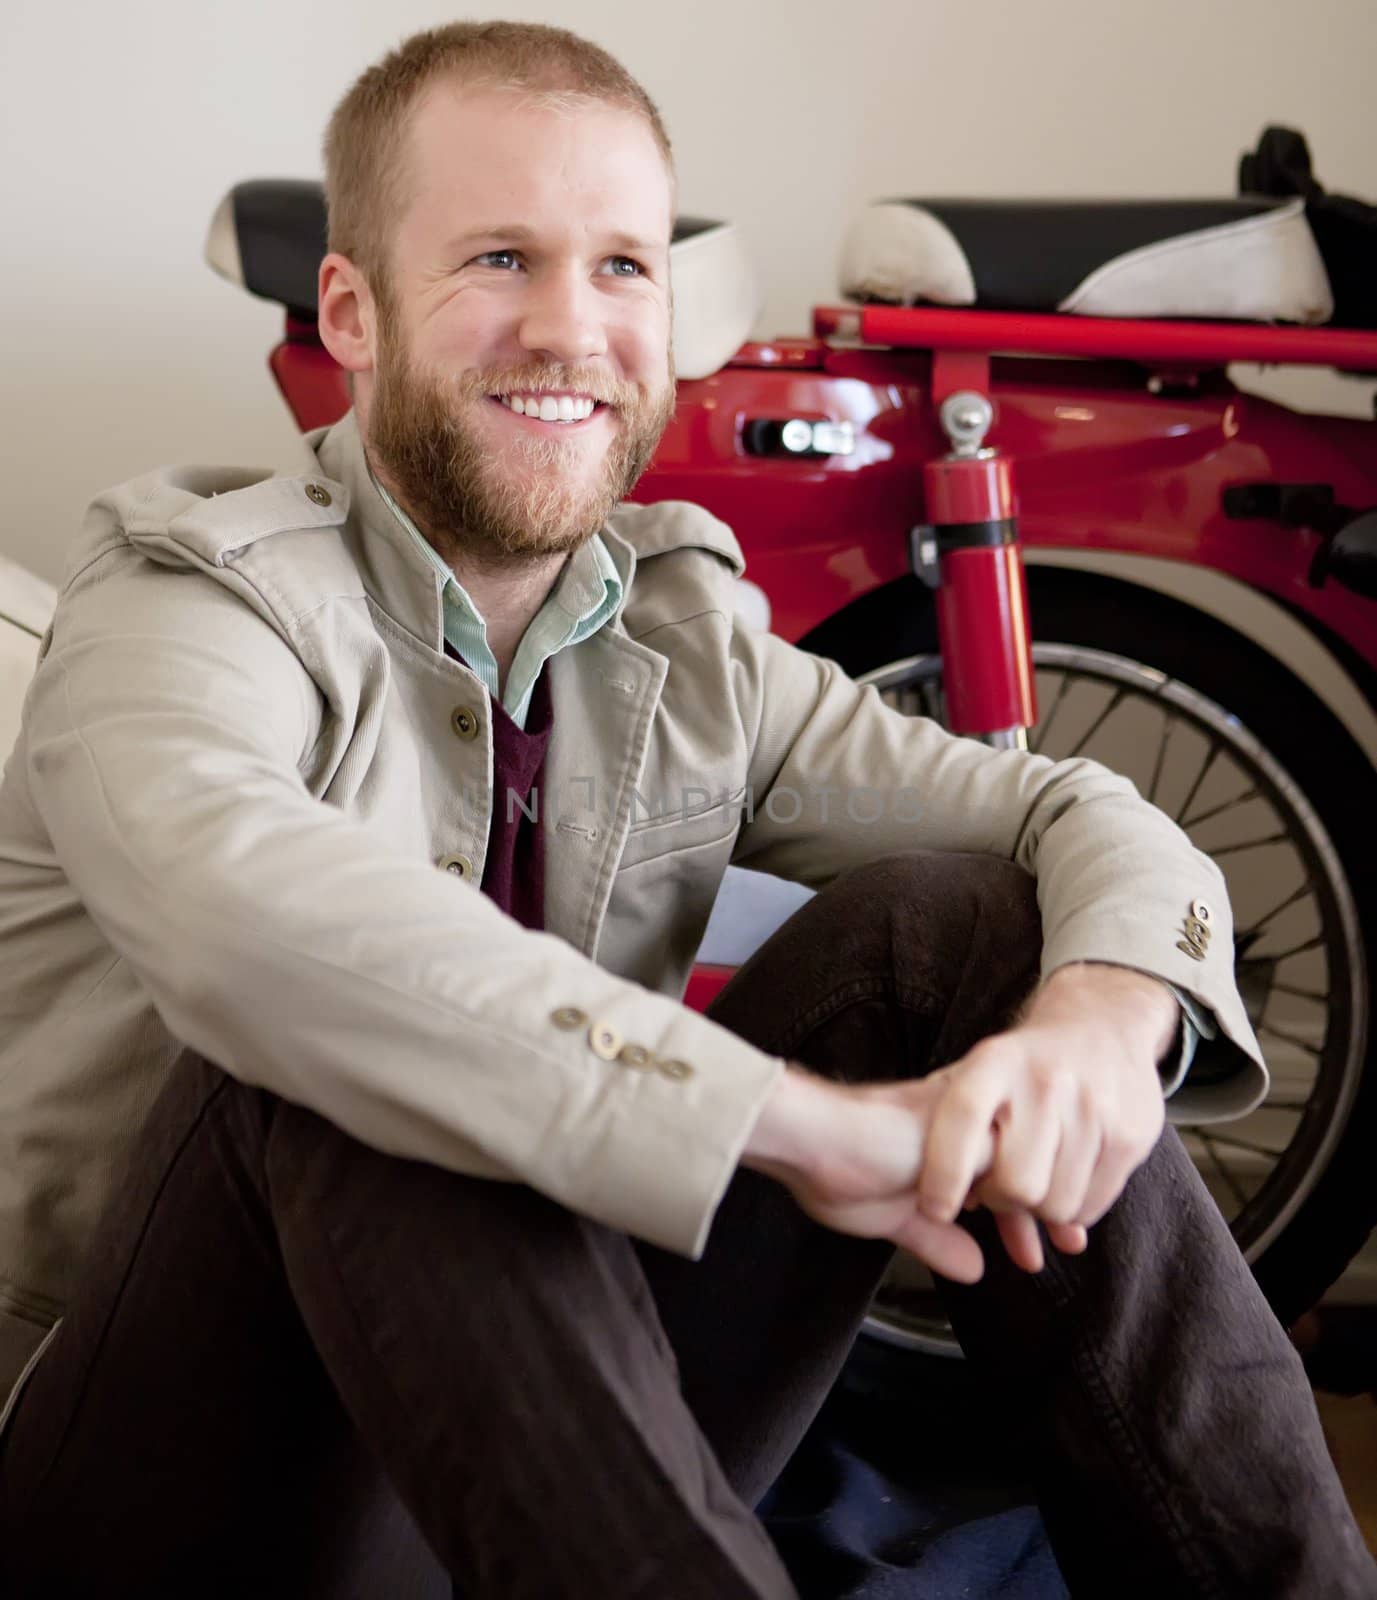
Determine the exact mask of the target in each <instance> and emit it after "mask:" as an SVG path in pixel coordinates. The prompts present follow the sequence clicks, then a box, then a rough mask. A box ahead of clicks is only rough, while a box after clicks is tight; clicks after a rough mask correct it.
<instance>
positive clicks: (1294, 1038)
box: [1257, 1022, 1324, 1057]
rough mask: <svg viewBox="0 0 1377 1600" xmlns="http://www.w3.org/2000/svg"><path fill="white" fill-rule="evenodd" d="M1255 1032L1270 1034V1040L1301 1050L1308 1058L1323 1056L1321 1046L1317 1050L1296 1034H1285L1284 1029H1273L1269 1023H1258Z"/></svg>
mask: <svg viewBox="0 0 1377 1600" xmlns="http://www.w3.org/2000/svg"><path fill="white" fill-rule="evenodd" d="M1257 1031H1258V1032H1259V1033H1267V1034H1270V1035H1271V1036H1272V1038H1274V1039H1280V1040H1281V1041H1282V1043H1283V1044H1292V1045H1295V1047H1296V1049H1297V1050H1303V1051H1304V1052H1305V1053H1306V1055H1308V1056H1315V1057H1319V1056H1322V1055H1323V1054H1324V1048H1323V1046H1321V1047H1319V1048H1318V1049H1317V1048H1316V1047H1315V1046H1314V1045H1313V1044H1308V1043H1307V1042H1306V1041H1305V1040H1304V1039H1302V1038H1300V1037H1299V1036H1298V1035H1297V1034H1294V1033H1287V1031H1286V1029H1285V1028H1277V1027H1274V1026H1273V1025H1272V1024H1271V1023H1270V1022H1259V1023H1258V1025H1257Z"/></svg>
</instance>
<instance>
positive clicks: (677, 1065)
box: [655, 1059, 693, 1083]
mask: <svg viewBox="0 0 1377 1600" xmlns="http://www.w3.org/2000/svg"><path fill="white" fill-rule="evenodd" d="M655 1065H656V1067H657V1068H658V1069H659V1071H660V1072H662V1073H663V1074H664V1076H665V1077H666V1078H673V1079H674V1081H675V1082H676V1083H682V1082H683V1081H684V1079H685V1078H691V1077H692V1076H693V1068H692V1067H691V1066H689V1064H688V1062H687V1061H675V1060H673V1059H670V1060H667V1061H657V1062H656V1063H655Z"/></svg>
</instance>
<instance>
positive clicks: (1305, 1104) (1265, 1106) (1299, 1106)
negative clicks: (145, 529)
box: [1258, 1100, 1310, 1114]
mask: <svg viewBox="0 0 1377 1600" xmlns="http://www.w3.org/2000/svg"><path fill="white" fill-rule="evenodd" d="M1309 1106H1310V1102H1309V1101H1308V1100H1264V1101H1263V1102H1262V1104H1261V1105H1260V1106H1259V1107H1258V1110H1259V1111H1294V1112H1296V1113H1297V1114H1299V1113H1300V1112H1302V1111H1306V1110H1308V1109H1309Z"/></svg>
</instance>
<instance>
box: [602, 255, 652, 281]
mask: <svg viewBox="0 0 1377 1600" xmlns="http://www.w3.org/2000/svg"><path fill="white" fill-rule="evenodd" d="M607 264H608V266H609V267H610V268H611V269H612V276H613V277H614V278H639V277H642V276H644V272H645V269H644V268H643V267H642V266H641V263H640V262H639V261H633V260H632V259H631V257H630V256H609V257H608V261H607Z"/></svg>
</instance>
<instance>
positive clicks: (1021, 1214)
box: [994, 1211, 1044, 1272]
mask: <svg viewBox="0 0 1377 1600" xmlns="http://www.w3.org/2000/svg"><path fill="white" fill-rule="evenodd" d="M994 1219H995V1227H996V1228H998V1229H999V1237H1000V1239H1001V1241H1002V1242H1003V1245H1004V1248H1005V1250H1006V1251H1007V1252H1008V1254H1009V1260H1010V1261H1012V1262H1013V1264H1014V1265H1015V1266H1016V1267H1022V1268H1023V1270H1024V1271H1025V1272H1041V1271H1042V1268H1043V1265H1044V1262H1043V1255H1042V1240H1041V1239H1039V1238H1038V1225H1037V1222H1036V1220H1035V1219H1034V1218H1033V1217H1031V1216H1029V1214H1028V1213H1027V1212H1026V1211H996V1212H995V1214H994Z"/></svg>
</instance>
